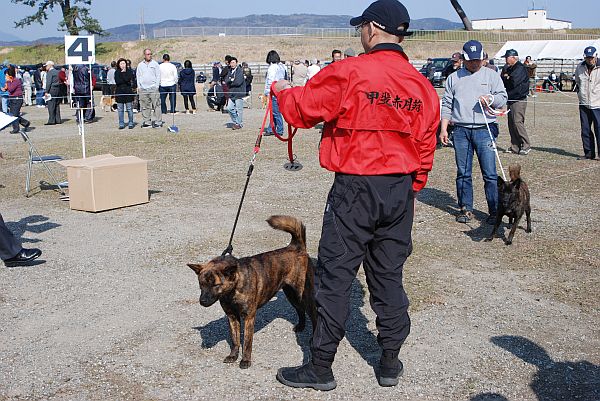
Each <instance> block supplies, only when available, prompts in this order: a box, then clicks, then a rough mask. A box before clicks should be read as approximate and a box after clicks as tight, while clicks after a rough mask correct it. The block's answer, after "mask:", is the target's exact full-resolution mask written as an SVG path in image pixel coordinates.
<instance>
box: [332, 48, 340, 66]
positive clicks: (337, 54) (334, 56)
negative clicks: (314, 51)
mask: <svg viewBox="0 0 600 401" xmlns="http://www.w3.org/2000/svg"><path fill="white" fill-rule="evenodd" d="M341 60H342V51H341V50H338V49H334V50H333V51H332V52H331V62H332V63H335V62H336V61H341Z"/></svg>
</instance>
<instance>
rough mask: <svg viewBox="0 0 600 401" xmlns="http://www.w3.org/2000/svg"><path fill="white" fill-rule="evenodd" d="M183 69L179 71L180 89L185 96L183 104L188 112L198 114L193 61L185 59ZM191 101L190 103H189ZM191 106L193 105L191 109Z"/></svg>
mask: <svg viewBox="0 0 600 401" xmlns="http://www.w3.org/2000/svg"><path fill="white" fill-rule="evenodd" d="M183 67H184V68H183V70H181V72H180V73H179V91H180V92H181V95H182V96H183V105H184V106H185V112H186V113H187V114H196V102H195V101H194V97H195V96H196V73H195V72H194V69H193V68H192V62H191V61H190V60H185V61H184V63H183ZM188 101H189V104H188ZM189 106H192V108H191V110H190V108H189Z"/></svg>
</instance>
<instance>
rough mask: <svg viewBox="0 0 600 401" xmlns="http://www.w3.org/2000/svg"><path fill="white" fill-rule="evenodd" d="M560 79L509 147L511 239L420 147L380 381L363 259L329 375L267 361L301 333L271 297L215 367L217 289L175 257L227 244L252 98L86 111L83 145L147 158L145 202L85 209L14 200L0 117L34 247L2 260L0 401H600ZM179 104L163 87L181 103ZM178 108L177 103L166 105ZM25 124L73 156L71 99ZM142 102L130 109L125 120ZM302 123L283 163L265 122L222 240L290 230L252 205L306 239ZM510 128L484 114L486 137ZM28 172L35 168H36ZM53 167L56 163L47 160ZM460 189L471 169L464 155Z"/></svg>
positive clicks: (18, 153)
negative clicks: (399, 333)
mask: <svg viewBox="0 0 600 401" xmlns="http://www.w3.org/2000/svg"><path fill="white" fill-rule="evenodd" d="M565 96H566V95H557V94H554V95H553V94H548V95H542V96H540V97H538V98H537V99H536V102H537V104H536V120H535V126H534V122H533V109H534V108H533V104H530V106H529V108H528V115H527V127H528V129H529V132H530V135H531V138H532V141H533V145H534V150H533V151H532V153H531V154H530V155H529V156H527V157H523V156H516V155H504V154H502V160H503V162H504V163H505V164H508V163H509V162H513V161H519V162H520V163H521V164H522V166H523V173H522V174H523V176H524V178H525V179H526V180H527V181H528V182H529V185H530V188H531V192H532V206H533V212H532V217H533V229H534V231H533V233H532V234H530V235H528V234H526V233H525V232H524V230H522V229H520V230H518V232H517V234H516V236H515V241H514V245H513V246H511V247H507V246H505V245H504V244H503V242H502V241H501V240H496V241H494V242H492V243H485V242H483V241H482V238H483V237H484V236H485V235H487V233H488V232H489V229H490V227H489V226H488V225H486V224H485V223H482V222H480V221H479V220H481V219H483V218H484V217H485V215H484V214H483V213H476V216H477V218H478V220H477V221H475V222H473V223H472V224H470V225H468V226H466V225H461V224H458V223H456V222H455V221H454V216H453V214H452V213H453V212H454V211H455V208H456V203H455V202H456V200H455V189H454V175H455V166H454V154H453V151H452V149H449V148H445V149H442V150H440V151H438V152H437V154H436V163H435V166H434V171H433V172H432V173H431V176H430V181H429V185H428V187H427V188H426V189H425V190H423V192H422V193H421V194H420V197H419V200H420V202H419V203H418V205H417V217H416V221H415V226H414V244H415V251H414V254H413V255H412V256H411V258H410V259H409V261H408V262H407V264H406V267H405V281H406V287H407V290H408V292H409V297H410V299H411V302H412V306H411V317H412V322H413V325H412V332H411V335H410V336H409V338H408V341H407V343H406V344H405V346H404V347H403V349H402V352H401V354H400V356H401V358H402V360H403V361H404V364H405V369H406V372H405V375H404V377H403V379H402V380H401V382H400V385H399V386H397V387H395V388H391V389H389V388H388V389H383V388H380V387H379V386H378V385H377V382H376V380H375V377H374V374H373V368H372V366H374V365H375V364H376V363H377V360H378V357H379V349H378V346H377V343H376V341H375V335H376V329H375V319H374V315H373V313H372V311H371V310H370V307H369V302H368V294H365V293H364V292H365V291H366V284H365V280H364V275H363V274H362V272H361V273H360V275H359V278H358V280H357V281H356V283H355V286H354V288H353V289H354V291H353V295H352V313H351V317H350V319H349V322H348V332H347V338H346V339H345V340H344V341H343V342H342V344H341V346H340V349H339V353H338V356H337V359H336V361H335V363H334V366H333V368H334V373H335V376H336V379H337V382H338V388H337V389H336V390H334V391H332V392H328V393H320V392H314V391H309V390H293V389H289V388H286V387H284V386H282V385H280V384H279V383H278V382H277V381H276V380H275V373H276V370H277V368H279V367H281V366H290V365H296V364H299V363H300V362H301V361H302V360H303V359H305V358H306V357H307V349H308V344H309V334H308V333H309V331H308V330H307V331H305V332H303V333H300V334H299V335H298V336H296V335H295V334H294V333H293V331H292V328H293V325H294V323H295V313H294V312H293V310H292V308H291V307H290V305H289V304H288V303H287V301H285V297H284V295H283V294H279V295H278V297H277V298H275V299H274V300H273V301H271V302H270V303H269V304H268V305H267V306H265V308H263V309H262V310H261V312H260V313H259V316H258V321H257V332H256V335H255V337H254V353H253V365H252V367H251V368H250V369H248V370H241V369H239V368H238V367H237V365H225V364H223V363H222V359H223V358H224V357H225V356H226V354H227V352H228V343H227V340H228V331H227V325H226V321H225V318H224V314H223V312H222V310H221V308H220V306H219V305H218V304H216V305H214V306H212V307H210V308H202V307H200V305H199V304H198V303H197V298H198V289H197V282H196V279H195V275H194V274H193V272H192V271H191V270H189V269H188V268H187V267H186V265H185V264H186V263H188V262H193V261H205V260H208V259H210V258H212V257H214V256H215V255H218V254H220V253H221V251H222V250H223V249H224V248H225V246H226V245H227V240H228V238H229V233H230V229H231V225H232V223H233V219H234V217H235V211H236V207H237V203H238V201H239V196H240V194H241V190H242V187H243V183H244V180H245V178H246V177H245V174H246V169H247V166H248V160H249V158H250V156H251V152H252V146H253V144H254V140H255V137H256V134H257V131H258V126H259V121H260V119H261V117H262V110H258V109H254V110H246V112H245V119H246V127H245V128H244V129H243V130H241V131H231V130H229V129H227V128H226V127H225V123H226V122H228V119H227V116H225V115H222V114H220V113H215V112H208V111H206V110H205V108H204V104H205V103H204V102H203V99H201V100H200V102H201V105H202V107H201V112H200V113H199V114H197V115H193V116H192V115H180V116H177V123H178V125H179V127H180V129H181V133H180V134H179V135H173V134H168V133H167V132H166V130H163V129H161V130H141V129H140V128H139V127H137V128H136V129H134V130H131V131H130V130H124V131H117V130H116V126H117V124H116V113H104V112H102V111H98V116H99V117H101V119H100V120H99V121H98V122H97V123H94V124H91V125H88V126H86V128H87V129H88V131H87V132H88V136H87V140H88V152H89V154H90V155H97V154H102V153H109V152H110V153H112V154H114V155H135V156H139V157H142V158H145V159H148V160H152V161H151V162H150V164H149V184H150V189H151V192H152V197H151V201H150V203H148V204H146V205H141V206H136V207H130V208H125V209H119V210H114V211H108V212H103V213H98V214H92V213H85V212H77V211H71V210H69V208H68V204H67V203H65V202H61V201H60V200H59V196H58V194H57V193H56V192H54V191H51V190H43V191H41V192H38V193H37V194H35V195H34V196H33V197H31V198H29V199H26V198H25V197H24V196H23V185H24V179H25V172H26V166H25V161H26V156H27V155H26V148H25V146H24V145H23V143H22V142H21V141H20V139H19V138H17V137H15V136H14V135H10V134H8V132H7V130H5V131H2V132H1V133H0V149H1V150H2V152H3V153H4V155H5V158H6V159H5V160H0V183H1V184H3V185H4V186H5V188H2V189H0V211H1V212H2V214H3V216H4V219H5V220H6V221H7V222H8V224H9V227H10V228H11V229H12V230H13V231H14V232H15V234H16V235H18V236H20V237H21V238H22V240H23V242H24V245H25V246H38V247H40V248H41V249H42V250H43V252H44V254H43V257H42V258H43V259H44V260H45V263H43V264H39V265H37V266H33V267H29V268H12V269H9V268H5V267H3V266H2V267H0V321H1V322H2V324H0V399H7V400H9V399H10V400H25V399H35V400H45V399H52V400H107V399H110V400H198V399H216V400H259V399H260V400H289V399H306V400H327V399H334V400H366V399H372V400H379V399H381V400H397V399H406V400H506V399H508V400H511V401H512V400H544V401H546V400H548V401H549V400H588V401H592V400H600V366H599V365H600V330H599V329H598V327H600V310H599V300H598V288H599V284H600V282H599V281H600V280H599V276H600V273H599V272H600V270H599V268H600V262H599V260H600V259H599V257H600V247H599V244H600V239H599V238H600V230H599V229H598V217H597V216H598V213H597V204H598V202H597V199H598V195H600V189H599V186H598V184H599V179H598V177H599V175H598V174H599V172H600V161H577V160H575V156H576V155H578V154H580V152H581V139H580V135H579V119H578V113H577V107H576V106H573V105H554V104H547V103H546V102H563V103H572V102H573V99H572V98H567V97H565ZM179 101H181V99H179ZM179 104H180V108H181V102H180V103H179ZM25 112H26V113H27V114H28V116H27V117H28V118H30V119H31V120H32V122H33V125H35V126H36V129H35V130H33V131H32V133H31V136H32V138H33V140H34V141H35V143H36V145H37V146H38V147H39V148H40V149H41V150H42V151H43V152H44V153H48V154H61V155H63V156H65V157H68V158H75V157H80V151H81V149H80V145H79V137H78V135H77V129H76V126H75V123H74V119H73V117H72V116H70V115H69V114H70V113H69V111H68V110H66V109H63V116H64V117H66V118H68V119H69V121H67V122H66V123H65V124H63V125H62V126H55V127H45V126H44V125H43V122H45V119H46V117H47V115H46V112H45V110H42V109H36V108H31V107H29V108H25ZM139 118H140V116H137V115H136V119H137V121H139ZM318 137H319V134H318V131H316V130H307V131H303V132H301V133H300V135H299V136H298V139H297V141H295V152H296V154H297V155H298V157H299V159H300V161H301V162H302V163H303V164H304V169H303V170H301V171H300V172H296V173H290V172H286V171H285V170H283V169H282V167H281V166H282V164H283V163H284V162H285V155H286V149H285V146H284V145H282V144H281V143H279V142H277V140H276V139H275V138H273V137H270V138H265V140H264V143H263V148H262V151H261V153H260V154H259V156H258V159H257V164H256V169H255V173H254V175H253V177H252V180H251V183H250V187H249V191H248V194H247V199H246V203H245V205H244V209H243V212H242V215H241V217H240V225H239V228H238V232H237V235H236V238H235V241H234V248H235V249H234V253H235V254H236V255H238V256H241V255H250V254H255V253H258V252H262V251H265V250H268V249H273V248H276V247H280V246H284V245H285V244H286V243H287V241H288V238H287V236H286V235H284V234H282V233H278V232H275V231H273V230H272V229H270V228H269V227H268V225H267V224H266V223H265V222H264V220H265V219H266V218H267V217H268V216H270V215H271V214H280V213H286V214H291V215H294V216H297V217H299V218H300V219H302V220H303V221H304V222H305V224H306V226H307V230H308V242H309V248H310V252H311V254H313V255H315V254H316V247H317V243H318V238H319V234H320V221H321V214H322V209H323V206H324V202H325V197H326V194H327V191H328V189H329V186H330V184H331V181H332V174H330V173H329V172H327V171H325V170H323V169H321V168H320V167H319V165H318V160H317V145H318ZM507 142H508V131H507V128H506V121H502V125H501V137H500V146H501V147H502V148H504V147H505V146H506V144H507ZM35 171H36V172H35V175H34V177H33V178H34V181H35V182H36V183H37V182H39V181H40V180H45V179H46V177H45V175H44V174H43V171H42V170H40V169H37V168H36V170H35ZM56 171H57V172H58V173H60V174H63V175H64V171H63V170H62V168H59V167H57V168H56ZM474 171H475V173H474V176H475V202H476V207H477V209H478V210H485V207H484V206H483V205H484V204H485V199H484V196H483V185H482V180H481V174H480V173H479V171H478V168H477V167H475V168H474Z"/></svg>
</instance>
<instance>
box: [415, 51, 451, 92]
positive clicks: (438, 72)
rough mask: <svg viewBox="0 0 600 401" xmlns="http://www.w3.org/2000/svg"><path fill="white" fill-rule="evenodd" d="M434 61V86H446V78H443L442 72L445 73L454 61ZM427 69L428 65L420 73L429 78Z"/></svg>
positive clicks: (445, 59) (443, 59) (439, 59)
mask: <svg viewBox="0 0 600 401" xmlns="http://www.w3.org/2000/svg"><path fill="white" fill-rule="evenodd" d="M432 60H433V67H434V68H435V72H434V73H433V82H432V83H433V86H440V87H441V86H444V84H445V82H446V78H445V77H443V76H442V71H444V69H445V68H446V67H447V66H448V64H452V60H451V59H449V58H434V59H432ZM425 67H427V65H424V66H423V67H421V69H419V72H420V73H421V74H423V76H424V77H425V78H427V69H426V68H425Z"/></svg>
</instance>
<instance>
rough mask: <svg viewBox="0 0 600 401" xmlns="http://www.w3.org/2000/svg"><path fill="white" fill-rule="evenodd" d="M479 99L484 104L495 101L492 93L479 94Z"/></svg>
mask: <svg viewBox="0 0 600 401" xmlns="http://www.w3.org/2000/svg"><path fill="white" fill-rule="evenodd" d="M479 100H480V101H481V103H483V104H487V105H490V104H492V102H493V101H494V97H493V96H492V95H481V96H479Z"/></svg>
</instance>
